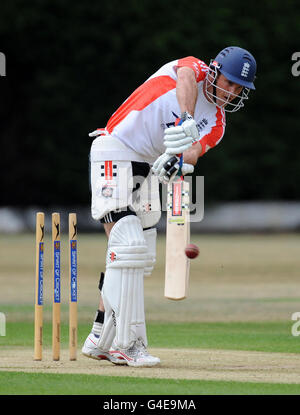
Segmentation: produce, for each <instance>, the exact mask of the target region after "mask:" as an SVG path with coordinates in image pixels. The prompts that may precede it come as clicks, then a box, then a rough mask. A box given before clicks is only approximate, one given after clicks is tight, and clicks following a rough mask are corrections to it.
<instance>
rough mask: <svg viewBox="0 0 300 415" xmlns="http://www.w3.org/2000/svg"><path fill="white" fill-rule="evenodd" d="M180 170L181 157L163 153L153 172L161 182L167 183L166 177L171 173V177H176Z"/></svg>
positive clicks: (154, 165)
mask: <svg viewBox="0 0 300 415" xmlns="http://www.w3.org/2000/svg"><path fill="white" fill-rule="evenodd" d="M171 169H172V171H171ZM178 170H179V157H176V156H172V155H170V154H166V153H163V154H162V155H161V156H159V157H158V158H157V159H156V160H155V162H154V164H153V166H152V171H153V173H154V174H155V175H156V176H157V177H158V179H159V181H161V182H165V180H164V176H165V174H166V173H167V171H168V172H169V174H170V175H172V176H173V174H174V176H176V173H177V172H178Z"/></svg>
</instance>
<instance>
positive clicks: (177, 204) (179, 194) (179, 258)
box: [164, 177, 190, 300]
mask: <svg viewBox="0 0 300 415" xmlns="http://www.w3.org/2000/svg"><path fill="white" fill-rule="evenodd" d="M189 213H190V212H189V183H188V182H186V181H184V180H183V177H178V179H177V180H176V181H173V182H172V183H169V184H168V197H167V225H166V268H165V293H164V295H165V297H166V298H169V299H171V300H183V299H184V298H186V297H187V293H188V284H189V272H190V260H189V258H188V257H187V256H186V255H185V252H184V249H185V247H186V245H187V244H189V243H190V218H189Z"/></svg>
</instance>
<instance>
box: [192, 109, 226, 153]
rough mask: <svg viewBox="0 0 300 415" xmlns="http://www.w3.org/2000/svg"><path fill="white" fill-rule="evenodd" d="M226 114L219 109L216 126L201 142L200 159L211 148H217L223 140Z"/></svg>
mask: <svg viewBox="0 0 300 415" xmlns="http://www.w3.org/2000/svg"><path fill="white" fill-rule="evenodd" d="M225 125H226V123H225V113H224V110H221V109H220V108H218V110H217V121H216V125H215V126H214V127H212V129H211V131H210V132H209V133H208V134H206V135H204V136H203V137H202V138H201V139H200V140H199V142H200V144H201V146H202V151H201V154H200V157H201V156H203V155H204V154H205V153H206V152H207V151H208V150H209V149H210V148H213V147H215V146H216V145H217V144H219V142H220V141H221V140H222V138H223V135H224V132H225Z"/></svg>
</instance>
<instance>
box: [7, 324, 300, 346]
mask: <svg viewBox="0 0 300 415" xmlns="http://www.w3.org/2000/svg"><path fill="white" fill-rule="evenodd" d="M147 327H148V339H149V344H150V346H151V347H162V348H164V347H165V348H170V347H172V348H201V349H220V350H251V351H261V352H275V353H276V352H277V353H300V340H299V337H293V336H292V335H291V324H290V322H277V323H274V322H258V323H253V322H251V323H250V322H245V323H237V322H231V323H223V322H222V323H149V324H148V325H147ZM90 328H91V325H90V324H79V326H78V345H79V346H80V345H81V344H83V342H84V340H85V338H86V336H87V334H88V333H89V331H90ZM68 330H69V327H68V325H67V324H62V325H61V346H62V347H65V348H66V347H68ZM33 333H34V328H33V324H32V323H29V322H12V323H8V324H7V327H6V336H5V337H0V347H1V349H2V350H3V349H4V348H5V347H15V346H17V347H20V346H21V347H26V348H33ZM51 342H52V325H51V323H45V324H44V328H43V345H44V346H45V347H47V346H48V347H50V346H51Z"/></svg>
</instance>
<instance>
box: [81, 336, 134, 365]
mask: <svg viewBox="0 0 300 415" xmlns="http://www.w3.org/2000/svg"><path fill="white" fill-rule="evenodd" d="M97 342H98V338H97V337H96V336H95V335H94V334H93V333H90V334H89V335H88V337H87V339H86V341H85V342H84V345H83V347H82V349H81V352H82V354H83V355H84V356H86V357H90V358H91V359H96V360H109V361H110V362H111V363H114V364H115V365H125V364H126V362H124V360H123V359H122V360H120V359H117V358H116V357H114V356H113V355H111V354H110V353H109V351H104V350H101V349H99V347H97Z"/></svg>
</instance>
